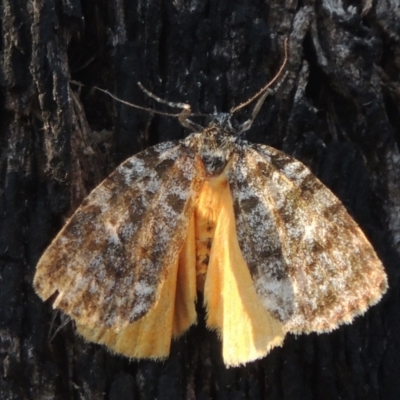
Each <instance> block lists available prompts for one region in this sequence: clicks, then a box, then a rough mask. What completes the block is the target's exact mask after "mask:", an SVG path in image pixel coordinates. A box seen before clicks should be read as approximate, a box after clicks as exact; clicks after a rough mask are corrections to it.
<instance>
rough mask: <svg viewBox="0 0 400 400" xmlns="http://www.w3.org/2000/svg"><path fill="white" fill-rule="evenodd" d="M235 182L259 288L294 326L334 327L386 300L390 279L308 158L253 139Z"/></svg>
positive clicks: (241, 233)
mask: <svg viewBox="0 0 400 400" xmlns="http://www.w3.org/2000/svg"><path fill="white" fill-rule="evenodd" d="M230 184H231V187H232V192H233V196H234V199H235V200H234V203H235V214H236V221H237V231H238V239H239V244H240V247H241V249H242V252H243V255H244V258H245V260H246V261H247V263H248V265H249V268H250V272H251V274H252V277H253V281H254V283H255V286H256V290H257V293H258V294H259V296H260V297H261V298H262V300H263V302H264V305H265V307H266V308H267V309H268V310H269V311H271V312H272V313H273V314H275V315H276V316H277V317H278V318H279V319H280V320H281V321H282V322H284V323H285V327H286V330H287V331H292V332H311V331H317V332H321V331H330V330H332V329H334V328H336V327H337V325H339V324H340V323H343V322H350V321H351V320H352V319H353V317H354V316H355V315H357V314H360V313H363V312H364V311H365V310H366V309H367V308H368V306H369V305H371V304H374V303H376V302H377V301H378V300H379V299H380V298H381V296H382V294H383V293H384V292H385V291H386V287H387V281H386V275H385V272H384V269H383V267H382V264H381V262H380V260H379V259H378V257H377V255H376V254H375V251H374V249H373V248H372V246H371V245H370V243H369V242H368V240H367V239H366V237H365V235H364V234H363V232H362V231H361V229H360V228H359V227H358V225H357V224H356V223H355V222H354V220H353V219H352V218H351V217H350V215H349V214H348V213H347V211H346V210H345V208H344V206H343V205H342V204H341V202H340V201H339V200H338V199H337V198H336V197H335V196H334V195H333V194H332V192H331V191H330V190H329V189H328V188H326V187H325V186H324V185H323V184H322V183H321V182H320V181H319V180H318V179H317V178H316V177H315V176H314V175H313V174H312V173H311V172H310V171H309V170H308V169H307V168H306V167H305V166H304V165H303V164H301V163H300V162H299V161H297V160H295V159H293V158H291V157H289V156H288V155H286V154H284V153H282V152H280V151H278V150H276V149H273V148H271V147H268V146H264V145H250V146H248V147H247V149H246V150H244V151H243V154H242V157H241V158H240V159H239V160H238V162H237V163H236V164H235V165H234V168H233V169H232V171H231V175H230Z"/></svg>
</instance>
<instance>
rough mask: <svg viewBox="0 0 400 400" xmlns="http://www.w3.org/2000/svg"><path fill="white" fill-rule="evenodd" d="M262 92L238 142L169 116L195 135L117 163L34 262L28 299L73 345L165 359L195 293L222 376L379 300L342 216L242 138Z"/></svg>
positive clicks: (367, 251) (219, 124)
mask: <svg viewBox="0 0 400 400" xmlns="http://www.w3.org/2000/svg"><path fill="white" fill-rule="evenodd" d="M268 87H269V86H266V87H265V88H263V89H262V90H261V91H260V92H259V93H258V94H257V95H256V96H254V98H253V99H255V98H256V97H258V99H259V100H258V101H257V104H256V106H255V108H254V111H253V113H252V117H251V119H250V120H249V121H247V122H246V123H244V124H243V125H241V127H239V129H235V128H233V126H232V124H231V122H230V117H231V115H232V114H233V112H232V113H230V114H216V115H215V118H214V119H213V121H212V122H211V123H210V124H209V125H208V126H207V127H206V128H198V126H197V125H195V124H193V123H192V122H191V121H190V120H189V119H188V117H189V116H190V110H189V107H188V106H186V105H181V107H182V108H183V111H182V112H181V113H180V114H179V118H180V121H181V122H182V123H183V124H184V125H185V126H189V127H192V128H193V127H194V129H195V130H197V132H194V133H192V134H191V135H189V136H188V137H187V138H185V139H183V140H180V141H171V142H166V143H162V144H158V145H156V146H154V147H151V148H149V149H147V150H145V151H143V152H141V153H139V154H137V155H134V156H133V157H131V158H129V159H128V160H126V161H125V162H124V163H122V164H121V165H120V166H119V167H118V168H117V169H116V170H115V171H114V172H113V173H112V174H111V175H110V176H108V177H107V178H106V179H105V180H104V181H103V182H102V183H101V184H100V185H99V186H97V187H96V188H95V189H94V190H93V191H92V192H91V193H90V195H89V196H88V197H87V198H86V199H85V200H84V201H83V203H82V205H81V206H80V207H79V208H78V209H77V211H76V212H75V213H74V214H73V215H72V217H71V218H70V219H69V221H68V222H67V223H66V225H65V226H64V228H63V229H62V230H61V232H60V233H59V234H58V236H57V237H56V238H55V239H54V240H53V242H52V243H51V245H50V246H49V247H48V249H47V250H46V251H45V253H44V254H43V256H42V257H41V259H40V261H39V263H38V266H37V270H36V275H35V278H34V287H35V289H36V292H37V293H38V295H39V296H40V297H41V298H42V299H44V300H46V299H49V298H50V297H52V298H54V303H53V307H55V308H58V309H60V310H62V311H63V312H65V313H66V314H68V315H69V316H70V317H71V318H73V319H74V320H75V323H76V327H77V330H78V332H79V333H80V334H81V335H82V336H83V337H84V338H85V339H87V340H89V341H92V342H96V343H100V344H103V345H106V346H107V347H108V348H109V349H111V350H112V351H113V352H116V353H119V354H123V355H125V356H127V357H130V358H152V359H165V358H166V357H168V355H169V351H170V344H171V340H172V339H173V338H178V337H179V336H181V335H182V334H183V333H184V332H186V331H187V330H188V328H189V327H190V326H191V325H193V324H195V323H196V320H197V316H196V311H195V302H196V299H197V292H198V291H200V292H202V293H203V298H204V305H205V308H206V310H207V315H206V319H207V321H206V322H207V326H208V327H209V328H210V329H215V330H216V331H217V332H218V333H219V335H220V337H221V340H222V347H223V350H222V351H223V359H224V362H225V364H226V365H227V366H237V365H240V364H245V363H247V362H249V361H252V360H256V359H259V358H262V357H264V356H265V355H266V354H267V353H268V352H269V351H270V350H271V349H272V348H273V347H275V346H281V345H282V343H283V340H284V337H285V335H286V333H288V332H292V333H295V334H299V333H309V332H329V331H331V330H332V329H335V328H337V327H338V326H339V325H340V324H342V323H349V322H351V321H352V320H353V318H354V317H355V316H356V315H359V314H362V313H363V312H365V311H366V309H367V308H368V307H369V306H370V305H372V304H374V303H376V302H377V301H378V300H379V299H380V298H381V296H382V294H383V293H384V292H385V291H386V288H387V280H386V275H385V272H384V269H383V267H382V264H381V262H380V260H379V259H378V257H377V255H376V254H375V251H374V249H373V248H372V246H371V245H370V243H369V242H368V240H367V239H366V237H365V235H364V234H363V232H362V231H361V229H360V228H359V227H358V225H357V224H356V222H354V220H353V219H352V218H351V217H350V215H349V214H348V212H347V211H346V210H345V208H344V206H343V205H342V203H341V202H340V201H339V200H338V199H337V198H336V197H335V196H334V195H333V194H332V192H331V191H330V190H329V189H328V188H327V187H325V186H324V185H323V184H322V183H321V182H320V181H319V180H318V179H317V178H316V177H315V176H314V175H313V174H312V173H311V172H310V171H309V169H308V168H307V167H305V166H304V165H303V164H302V163H300V162H299V161H297V160H295V159H293V158H292V157H290V156H289V155H287V154H284V153H282V152H281V151H278V150H276V149H274V148H272V147H269V146H266V145H262V144H253V143H249V142H247V141H245V140H243V139H242V138H241V136H242V132H244V131H245V130H247V129H248V128H249V127H250V125H251V122H252V121H253V120H254V118H255V116H256V115H257V113H258V110H259V109H260V107H261V105H262V103H263V101H264V99H265V97H266V95H267V93H268ZM152 97H155V96H152ZM156 99H158V98H156ZM253 99H252V100H253ZM158 100H159V99H158ZM247 104H248V102H246V103H244V104H243V105H247ZM241 106H242V105H241ZM241 106H240V107H241ZM237 109H239V107H237V108H236V109H235V110H233V111H236V110H237Z"/></svg>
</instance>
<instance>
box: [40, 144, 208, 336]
mask: <svg viewBox="0 0 400 400" xmlns="http://www.w3.org/2000/svg"><path fill="white" fill-rule="evenodd" d="M201 168H202V166H201V162H200V161H199V159H198V157H196V155H195V154H194V153H193V152H192V151H191V150H190V149H188V148H187V147H186V146H183V145H182V144H175V143H167V144H162V145H159V146H155V147H153V148H151V149H149V150H146V151H144V152H143V153H140V154H139V155H137V156H134V157H132V158H130V159H128V160H127V161H125V162H124V163H123V164H121V165H120V166H119V167H118V168H117V169H116V170H115V171H114V172H113V173H112V174H111V175H110V176H109V177H108V178H107V179H106V180H105V181H103V183H101V184H100V185H99V186H98V187H97V188H96V189H95V190H94V191H93V192H92V193H91V194H90V195H89V196H88V198H87V199H86V200H85V201H84V203H83V204H82V206H81V207H80V208H79V209H78V210H77V211H76V213H75V214H74V215H73V216H72V217H71V219H70V220H69V221H68V223H67V224H66V226H65V227H64V228H63V229H62V230H61V232H60V233H59V234H58V236H57V237H56V238H55V239H54V241H53V242H52V244H51V245H50V246H49V248H48V249H47V250H46V252H45V253H44V254H43V256H42V258H41V259H40V261H39V264H38V266H37V271H36V275H35V278H34V285H35V289H36V291H37V293H38V294H39V296H40V297H42V298H43V299H47V298H49V297H50V296H51V295H52V294H53V293H55V292H58V296H57V298H56V300H55V302H54V306H55V307H57V308H60V309H61V310H63V311H64V312H66V313H67V314H69V315H70V316H71V317H72V318H74V319H75V320H76V321H77V323H78V324H79V325H85V326H87V327H88V328H93V327H96V328H97V327H98V326H101V327H102V328H112V329H113V330H114V331H116V332H119V331H120V330H121V329H122V328H124V327H125V326H127V325H128V324H129V323H131V322H133V321H135V320H137V319H138V318H140V317H141V316H143V315H144V314H146V313H147V312H148V311H149V309H150V308H151V306H152V305H153V304H154V302H155V301H156V300H157V299H158V296H159V292H160V290H161V287H162V283H163V282H164V281H165V279H166V276H167V274H168V271H169V270H170V269H171V268H173V266H175V265H176V263H177V260H178V256H179V252H180V249H181V247H182V245H183V243H184V240H185V237H186V232H187V228H188V224H189V219H190V215H191V214H192V208H193V204H194V201H195V198H196V191H198V189H199V187H200V186H201V182H202V179H203V177H202V174H203V171H202V169H201ZM171 193H172V194H173V198H171Z"/></svg>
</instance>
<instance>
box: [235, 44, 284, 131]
mask: <svg viewBox="0 0 400 400" xmlns="http://www.w3.org/2000/svg"><path fill="white" fill-rule="evenodd" d="M284 49H285V57H284V59H283V63H282V65H281V67H280V68H279V71H278V72H277V73H276V75H275V76H274V78H273V79H272V80H271V81H269V82H268V83H267V84H266V85H265V86H264V87H262V88H261V89H260V90H259V91H258V92H257V93H256V94H255V95H254V96H252V97H251V98H250V99H248V100H247V101H245V102H243V103H241V104H239V105H238V106H236V107H233V108H231V110H230V113H231V114H234V113H235V112H236V111H239V110H241V109H242V108H244V107H246V106H248V105H249V104H250V103H252V102H253V101H254V100H256V99H257V98H258V97H260V96H261V97H260V98H259V100H258V101H257V103H256V105H255V106H254V109H253V112H252V113H251V117H250V119H249V120H247V121H245V122H244V123H243V124H242V126H241V127H240V129H239V132H240V133H241V132H244V131H246V130H248V129H249V128H250V127H251V125H252V123H253V121H254V120H255V118H256V117H257V114H258V113H259V111H260V109H261V107H262V105H263V104H264V101H265V99H266V98H267V96H269V95H272V94H274V93H275V92H276V91H277V90H278V89H279V87H280V86H281V84H282V82H283V81H284V80H285V78H286V76H287V74H288V73H287V71H286V72H285V73H284V75H283V77H282V78H281V80H280V82H278V84H277V86H276V87H275V89H271V88H270V87H271V86H272V85H273V84H274V83H275V82H276V81H277V80H278V79H279V77H280V76H281V75H282V72H283V70H284V69H285V67H286V64H287V60H288V39H287V38H286V39H285V41H284Z"/></svg>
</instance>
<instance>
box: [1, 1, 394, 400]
mask: <svg viewBox="0 0 400 400" xmlns="http://www.w3.org/2000/svg"><path fill="white" fill-rule="evenodd" d="M0 29H1V37H2V44H1V59H0V63H1V64H0V84H1V88H2V91H1V103H2V107H1V111H0V112H1V117H0V129H1V136H0V146H1V157H0V171H1V192H0V196H1V197H0V199H1V200H0V212H1V214H0V215H1V219H0V229H1V230H0V254H1V256H0V257H1V258H0V398H1V399H4V400H9V399H34V400H41V399H83V398H84V399H113V400H114V399H115V400H116V399H119V400H121V399H154V398H157V399H159V400H160V399H227V398H229V399H232V400H233V399H245V398H248V399H270V400H275V399H285V400H292V399H293V400H298V399H302V400H307V399H363V400H373V399H384V400H392V399H393V400H397V399H399V398H400V380H399V374H398V370H399V369H398V368H399V362H400V304H399V303H400V295H399V265H400V263H399V261H400V257H399V256H400V217H399V212H400V187H399V186H400V154H399V151H398V145H399V143H398V142H399V139H400V136H399V135H400V119H399V112H400V82H399V76H400V7H399V5H398V0H386V1H376V2H373V1H370V0H364V1H346V2H341V1H332V0H308V1H305V2H296V1H295V0H286V1H284V0H269V1H257V0H246V1H244V0H243V1H197V0H192V1H184V0H174V1H172V0H170V1H169V0H167V1H162V0H148V1H135V0H133V1H122V0H114V1H111V0H100V1H90V0H81V1H79V0H58V1H56V0H33V1H30V2H29V1H28V2H26V1H22V0H2V1H1V27H0ZM286 37H289V43H290V60H289V65H288V69H287V70H288V76H287V79H286V80H285V82H284V83H283V85H282V86H281V88H280V90H279V91H278V93H277V94H276V95H275V96H274V97H273V98H271V99H269V100H268V101H267V103H266V104H265V105H264V107H263V109H262V111H261V113H260V116H259V117H258V119H257V121H256V122H255V124H254V127H253V128H252V130H251V131H250V132H249V133H248V139H249V140H251V141H254V142H261V143H267V144H269V145H272V146H274V147H276V148H278V149H282V150H283V151H285V152H287V153H288V154H291V155H294V156H295V157H297V158H298V159H299V160H301V161H302V162H304V163H305V164H307V165H308V166H309V167H310V168H311V169H312V170H313V171H314V173H315V174H316V175H317V176H318V177H320V179H321V180H322V181H323V182H324V183H325V184H326V185H327V186H328V187H330V188H331V189H332V190H333V191H334V192H335V193H336V195H337V196H338V197H339V198H340V199H341V200H342V201H343V202H344V204H345V205H346V207H347V208H348V210H349V211H350V213H351V214H352V215H353V216H354V218H355V219H356V221H357V222H358V223H359V224H360V226H361V227H362V229H363V230H364V232H365V233H366V235H367V236H368V237H369V239H370V241H371V243H372V244H373V246H374V247H375V249H376V251H377V252H378V254H379V256H380V257H381V259H382V261H383V263H384V265H385V268H386V270H387V273H388V276H389V284H390V290H389V292H388V293H387V295H385V297H384V299H383V300H382V301H381V302H380V303H379V304H378V305H377V306H375V307H373V308H371V309H370V310H369V311H368V312H367V314H366V315H364V316H363V317H359V318H357V319H356V321H355V322H354V323H353V324H352V325H349V326H343V327H341V328H340V329H338V330H337V331H335V332H333V333H331V334H324V335H315V334H312V335H308V336H299V337H294V336H289V337H287V339H286V341H285V344H284V347H283V348H279V349H275V350H273V351H272V353H271V354H270V355H269V356H267V357H266V358H265V359H263V360H260V361H257V362H254V363H250V364H248V365H247V366H245V367H241V368H232V369H229V370H227V369H226V368H225V367H224V365H223V363H222V360H221V354H220V347H221V345H220V343H219V341H218V338H217V337H216V335H215V334H214V333H212V332H208V331H207V330H206V329H205V327H204V324H203V323H201V322H200V323H199V324H198V325H197V326H196V327H194V328H192V329H191V330H190V332H189V333H188V334H187V335H185V336H184V337H183V338H182V339H181V340H179V341H178V342H176V343H174V344H173V347H172V352H171V357H170V358H169V359H168V361H166V362H164V363H156V362H150V361H142V362H129V361H128V360H126V359H124V358H122V357H118V356H113V355H111V354H109V353H108V352H107V351H106V350H105V349H104V348H102V347H101V346H97V345H93V344H88V343H84V342H83V341H82V339H80V338H79V337H78V336H77V335H76V334H75V333H74V328H73V325H72V324H71V323H66V324H64V322H65V317H63V316H61V315H59V314H57V313H54V312H53V311H52V310H51V307H50V305H49V304H44V303H42V302H41V301H40V299H39V298H38V297H37V296H36V295H35V293H34V291H33V289H32V278H33V274H34V270H35V265H36V262H37V260H38V258H39V256H40V254H41V253H42V252H43V251H44V249H45V248H46V246H47V245H48V244H49V242H50V241H51V239H52V238H53V237H54V236H55V234H56V233H57V231H58V230H59V229H60V228H61V226H62V224H63V221H64V220H65V218H66V217H67V216H68V215H70V213H71V212H72V211H73V209H74V208H75V207H76V206H77V205H78V204H79V202H80V201H81V200H82V198H83V197H84V196H85V195H86V194H87V193H88V191H89V190H90V189H92V188H93V187H94V186H95V185H96V184H97V183H98V182H99V181H100V180H101V179H102V178H103V177H105V176H106V175H107V174H108V173H109V172H111V171H112V169H113V168H114V167H115V166H116V165H117V164H118V163H119V162H121V161H122V160H124V159H125V158H126V157H128V156H129V155H132V154H134V153H135V152H138V151H140V150H142V149H144V148H145V147H148V146H150V145H152V144H155V143H158V142H160V141H165V140H168V139H177V138H182V137H183V136H184V135H185V134H186V132H185V130H184V129H183V128H182V127H180V125H179V123H178V122H177V121H176V120H173V119H167V118H160V117H152V116H150V115H149V114H148V113H145V112H140V111H137V110H135V109H132V108H129V107H127V106H125V105H121V104H119V103H114V102H113V101H112V100H111V99H110V98H108V97H107V96H105V95H104V94H102V93H100V92H98V91H94V90H93V86H95V85H97V86H100V87H102V88H107V89H109V90H110V91H111V92H113V93H115V94H116V95H117V96H118V97H120V98H123V99H125V100H128V101H132V102H134V103H136V104H141V105H148V106H153V107H154V104H153V103H152V102H150V101H149V100H148V99H146V98H145V96H144V95H143V93H142V92H141V91H140V90H139V89H138V87H137V85H136V82H137V81H138V80H140V81H141V82H142V83H143V84H144V85H145V86H147V87H148V88H149V89H150V90H152V91H153V92H155V93H157V94H158V95H159V96H161V97H163V98H166V99H169V100H172V101H184V102H187V103H190V104H191V105H192V107H193V109H194V110H199V111H203V112H209V113H210V112H213V111H214V108H216V109H217V110H219V111H227V110H229V109H230V108H231V107H232V106H233V105H235V104H238V103H240V102H241V101H243V100H245V99H247V98H249V97H250V96H251V95H252V94H253V93H255V92H256V91H257V90H258V89H259V88H260V87H261V86H262V85H263V84H264V83H265V82H266V81H268V80H269V79H270V78H271V76H273V74H274V73H275V72H276V70H277V69H278V67H279V65H280V63H281V60H282V54H283V40H284V38H286ZM73 81H78V82H80V83H82V84H83V85H84V86H83V87H81V86H78V85H77V84H75V83H74V82H73ZM156 107H158V105H156ZM245 114H246V113H245V112H244V113H243V116H242V118H245ZM199 311H200V313H201V312H202V311H201V308H200V310H199ZM199 320H200V321H201V320H202V318H201V316H200V318H199ZM64 325H65V326H64Z"/></svg>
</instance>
